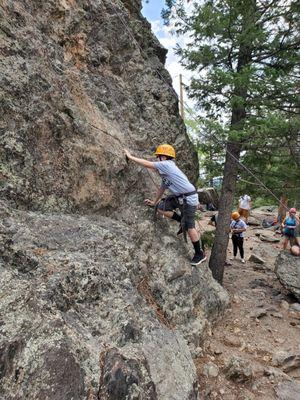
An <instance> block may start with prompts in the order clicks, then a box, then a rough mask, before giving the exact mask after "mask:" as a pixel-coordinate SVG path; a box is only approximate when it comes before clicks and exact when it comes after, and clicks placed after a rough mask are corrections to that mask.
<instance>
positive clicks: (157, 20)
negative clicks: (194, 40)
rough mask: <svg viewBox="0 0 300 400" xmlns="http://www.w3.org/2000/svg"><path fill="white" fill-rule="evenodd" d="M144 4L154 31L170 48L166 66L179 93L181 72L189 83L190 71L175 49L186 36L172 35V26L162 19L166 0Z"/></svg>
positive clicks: (145, 15)
mask: <svg viewBox="0 0 300 400" xmlns="http://www.w3.org/2000/svg"><path fill="white" fill-rule="evenodd" d="M142 4H143V9H142V14H143V15H144V17H145V18H147V20H148V21H149V22H150V23H151V28H152V32H153V33H154V34H155V36H156V37H157V38H158V40H159V41H160V42H161V44H162V45H163V46H164V47H165V48H166V49H168V55H167V60H166V68H167V70H168V71H169V73H170V75H171V77H172V80H173V87H174V89H175V90H176V92H177V93H179V74H182V77H183V83H186V84H188V82H189V78H190V73H189V72H188V71H185V70H184V68H183V67H182V66H181V65H180V62H179V59H178V57H177V56H176V55H175V54H174V51H173V49H174V48H175V46H176V43H177V42H180V43H181V44H183V43H184V42H185V38H178V37H177V36H174V35H172V34H171V31H170V28H169V27H166V26H165V25H164V24H163V21H162V19H161V11H162V9H163V8H165V7H166V6H165V1H164V0H149V2H148V3H147V2H146V1H145V0H143V2H142ZM184 100H185V101H186V100H187V99H186V96H184Z"/></svg>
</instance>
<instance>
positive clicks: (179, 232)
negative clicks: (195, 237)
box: [177, 225, 183, 236]
mask: <svg viewBox="0 0 300 400" xmlns="http://www.w3.org/2000/svg"><path fill="white" fill-rule="evenodd" d="M182 233H183V229H182V226H181V225H179V229H178V232H177V236H179V235H181V234H182Z"/></svg>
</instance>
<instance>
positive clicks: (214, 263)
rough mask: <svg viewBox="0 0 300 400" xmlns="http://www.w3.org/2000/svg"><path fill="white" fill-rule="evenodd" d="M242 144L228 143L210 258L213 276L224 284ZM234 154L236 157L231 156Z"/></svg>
mask: <svg viewBox="0 0 300 400" xmlns="http://www.w3.org/2000/svg"><path fill="white" fill-rule="evenodd" d="M240 151H241V145H240V144H239V143H237V142H228V143H227V152H226V159H225V166H224V176H223V184H222V190H221V197H220V202H219V212H218V223H217V228H216V235H215V240H214V244H213V248H212V251H211V256H210V260H209V268H210V269H211V270H212V275H213V277H214V278H215V279H216V280H217V281H218V282H219V283H220V284H222V282H223V274H224V265H225V261H226V253H227V246H228V233H229V226H230V221H231V210H232V204H233V197H234V191H235V184H236V179H237V173H238V161H237V160H239V157H240ZM231 154H232V155H233V156H234V158H233V157H232V156H231Z"/></svg>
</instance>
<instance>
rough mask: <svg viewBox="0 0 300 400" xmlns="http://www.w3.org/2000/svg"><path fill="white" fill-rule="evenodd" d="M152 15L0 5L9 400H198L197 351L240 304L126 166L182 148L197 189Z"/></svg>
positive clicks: (102, 6) (3, 307)
mask: <svg viewBox="0 0 300 400" xmlns="http://www.w3.org/2000/svg"><path fill="white" fill-rule="evenodd" d="M140 6H141V4H140V2H139V1H133V0H124V1H121V0H120V1H116V0H114V1H106V0H105V1H101V2H100V1H98V0H89V1H84V0H82V1H77V2H75V1H73V0H49V1H35V2H23V1H18V0H17V1H13V2H12V1H8V0H4V1H2V3H1V11H0V12H1V14H0V18H1V20H0V40H1V63H0V75H1V78H2V79H1V81H0V88H1V95H2V94H3V96H2V98H1V102H0V107H1V110H0V111H1V115H2V120H1V125H0V129H1V135H0V182H1V184H0V199H1V200H0V286H1V298H0V333H1V334H0V379H1V387H0V398H1V399H2V398H3V399H6V400H19V399H30V400H40V399H45V400H61V399H64V400H74V399H76V400H98V399H101V400H105V399H107V400H122V399H124V400H125V399H127V400H134V399H136V400H137V399H145V400H147V399H149V400H156V399H158V400H169V399H171V398H172V399H174V400H197V399H198V398H199V395H198V380H197V375H196V369H195V366H194V363H193V359H192V356H191V351H192V352H193V353H195V349H197V348H198V347H199V345H200V344H201V343H202V342H203V340H204V338H205V336H206V335H207V332H208V331H209V329H210V324H211V323H212V322H213V321H214V320H215V319H217V318H218V317H219V316H220V315H222V313H223V311H224V309H225V308H226V306H227V304H228V295H227V293H226V292H225V291H224V290H223V289H222V288H221V287H220V286H219V285H218V284H217V283H216V282H215V281H214V280H213V279H212V276H211V273H210V271H209V269H208V267H207V265H203V266H201V269H200V268H199V269H196V268H192V267H191V266H190V265H189V263H188V261H187V260H188V256H189V255H190V254H188V248H187V246H186V245H185V243H183V242H181V241H179V240H178V238H177V237H176V233H175V232H176V227H175V224H174V223H173V225H172V222H170V223H167V222H166V221H164V220H159V221H158V222H157V224H156V225H154V224H153V222H152V213H151V212H149V210H147V209H145V208H143V207H141V206H140V204H141V202H142V199H143V196H147V197H149V196H150V192H152V191H154V190H155V180H157V177H156V176H155V175H154V176H152V175H151V174H150V175H149V174H148V173H147V172H146V171H145V170H144V169H142V168H139V167H137V166H136V165H133V164H127V163H126V161H125V159H124V156H123V154H122V148H123V147H127V148H129V149H131V150H132V151H134V153H135V154H137V155H140V156H146V155H149V154H151V152H150V148H151V147H152V146H154V145H157V144H158V143H160V142H162V141H164V142H170V143H173V144H174V145H175V147H176V150H177V153H178V163H179V165H180V167H181V168H182V169H183V170H184V171H185V172H186V173H187V174H188V175H189V177H190V179H191V180H194V181H195V180H196V178H197V170H198V166H197V158H196V154H195V152H194V151H193V150H192V147H191V144H190V142H189V141H188V139H187V136H186V133H185V130H184V125H183V122H182V120H181V119H180V118H179V114H178V102H177V98H176V97H174V93H173V91H172V90H171V89H170V87H169V85H168V83H170V77H169V75H168V73H167V72H166V71H165V69H164V60H165V55H166V51H165V49H163V48H162V47H161V46H160V44H159V43H158V41H157V40H156V39H155V38H154V37H153V36H152V34H151V32H150V25H149V24H148V23H147V21H146V20H145V19H144V18H143V17H142V16H141V14H140ZM136 43H138V45H137V44H136ZM173 230H174V232H173Z"/></svg>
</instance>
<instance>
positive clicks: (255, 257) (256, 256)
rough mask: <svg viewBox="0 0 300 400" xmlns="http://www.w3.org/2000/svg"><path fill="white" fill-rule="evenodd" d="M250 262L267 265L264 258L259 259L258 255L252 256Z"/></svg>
mask: <svg viewBox="0 0 300 400" xmlns="http://www.w3.org/2000/svg"><path fill="white" fill-rule="evenodd" d="M249 261H252V262H254V263H256V264H265V262H266V261H265V260H264V259H263V258H262V257H259V256H258V255H257V254H254V253H253V254H251V256H250V257H249Z"/></svg>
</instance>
